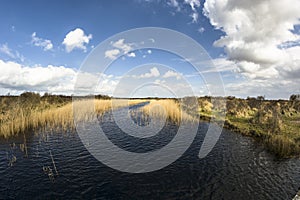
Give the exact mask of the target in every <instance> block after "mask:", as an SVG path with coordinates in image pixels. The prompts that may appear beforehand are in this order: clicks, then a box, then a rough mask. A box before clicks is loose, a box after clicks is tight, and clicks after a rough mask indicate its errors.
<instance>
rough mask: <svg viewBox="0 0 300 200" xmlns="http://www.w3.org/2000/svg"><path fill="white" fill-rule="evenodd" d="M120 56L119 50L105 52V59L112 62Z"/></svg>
mask: <svg viewBox="0 0 300 200" xmlns="http://www.w3.org/2000/svg"><path fill="white" fill-rule="evenodd" d="M119 54H120V50H119V49H112V50H107V51H105V58H110V59H112V60H114V59H116V58H117V56H118V55H119Z"/></svg>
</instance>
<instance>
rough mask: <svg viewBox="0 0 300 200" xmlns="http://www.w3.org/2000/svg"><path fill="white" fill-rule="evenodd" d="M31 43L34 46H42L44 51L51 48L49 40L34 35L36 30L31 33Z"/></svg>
mask: <svg viewBox="0 0 300 200" xmlns="http://www.w3.org/2000/svg"><path fill="white" fill-rule="evenodd" d="M31 43H32V44H33V45H34V46H37V47H42V48H43V50H44V51H49V50H51V49H52V48H53V44H52V42H51V40H47V39H43V38H39V37H37V36H36V32H34V33H32V34H31Z"/></svg>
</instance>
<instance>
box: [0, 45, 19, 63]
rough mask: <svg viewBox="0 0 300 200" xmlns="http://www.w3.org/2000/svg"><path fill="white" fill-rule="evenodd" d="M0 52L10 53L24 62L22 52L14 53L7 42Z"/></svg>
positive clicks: (11, 56) (9, 54) (10, 55)
mask: <svg viewBox="0 0 300 200" xmlns="http://www.w3.org/2000/svg"><path fill="white" fill-rule="evenodd" d="M0 52H1V53H4V54H6V55H8V56H9V57H10V58H13V59H18V60H20V61H21V62H24V60H25V57H24V56H23V55H22V54H20V53H19V52H18V51H15V53H14V52H13V50H11V49H10V48H9V47H8V45H7V44H3V45H1V46H0Z"/></svg>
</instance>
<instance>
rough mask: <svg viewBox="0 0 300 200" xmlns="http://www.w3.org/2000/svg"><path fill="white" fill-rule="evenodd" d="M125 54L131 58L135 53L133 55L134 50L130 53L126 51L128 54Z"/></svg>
mask: <svg viewBox="0 0 300 200" xmlns="http://www.w3.org/2000/svg"><path fill="white" fill-rule="evenodd" d="M127 56H128V57H132V58H134V57H135V56H136V55H135V53H134V52H130V53H128V54H127Z"/></svg>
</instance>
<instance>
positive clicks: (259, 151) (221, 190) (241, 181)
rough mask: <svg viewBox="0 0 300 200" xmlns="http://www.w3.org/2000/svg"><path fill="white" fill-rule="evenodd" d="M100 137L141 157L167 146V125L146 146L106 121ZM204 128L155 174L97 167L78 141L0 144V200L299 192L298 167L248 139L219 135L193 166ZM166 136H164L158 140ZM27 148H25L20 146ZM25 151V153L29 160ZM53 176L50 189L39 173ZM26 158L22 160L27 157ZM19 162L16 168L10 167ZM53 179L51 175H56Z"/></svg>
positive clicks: (57, 138)
mask: <svg viewBox="0 0 300 200" xmlns="http://www.w3.org/2000/svg"><path fill="white" fill-rule="evenodd" d="M102 125H103V130H104V131H105V132H106V134H107V136H108V138H109V139H111V140H112V141H113V142H114V143H115V144H116V145H119V146H120V147H121V148H124V149H126V150H129V151H136V152H145V151H149V150H155V149H157V148H161V147H162V146H164V145H166V144H167V143H168V142H169V141H170V140H171V139H172V137H173V136H174V135H173V133H174V132H175V133H176V130H177V127H176V126H174V125H172V124H168V125H167V126H166V127H164V128H163V130H162V133H159V134H158V135H157V136H154V137H152V138H151V139H150V140H146V139H142V140H137V139H136V138H134V137H125V136H124V134H122V133H121V132H120V130H119V129H118V127H117V126H116V125H115V124H114V122H113V121H112V119H111V118H110V117H109V116H108V117H107V118H106V119H104V122H103V123H102ZM207 128H208V123H201V124H200V126H199V130H198V134H197V136H196V138H195V140H194V142H193V144H192V145H191V146H190V148H189V149H188V150H187V151H186V152H185V153H184V155H183V156H182V157H180V159H178V160H177V161H175V162H174V163H172V164H171V165H169V166H167V167H165V168H163V169H161V170H158V171H154V172H149V173H143V174H130V173H124V172H120V171H116V170H114V169H111V168H109V167H107V166H105V165H104V164H102V163H100V162H99V161H98V160H97V159H95V158H94V157H93V156H92V155H90V154H89V152H88V151H87V150H86V149H85V147H84V146H83V145H82V143H81V141H80V138H79V136H78V135H77V134H76V133H71V132H70V133H45V134H26V136H25V138H24V136H19V137H15V138H10V139H5V140H4V139H2V140H1V141H0V177H1V180H0V199H255V200H259V199H292V198H293V196H294V195H295V194H296V193H297V190H298V187H299V186H300V159H285V160H279V159H277V158H275V157H274V156H272V155H271V154H269V153H268V152H266V151H265V150H264V148H263V147H262V146H261V145H260V144H259V143H257V142H255V141H254V140H252V139H251V138H247V137H243V136H241V135H238V134H235V133H232V132H230V131H227V130H223V133H222V135H221V137H220V140H219V141H218V143H217V145H216V146H215V147H214V149H213V151H212V152H210V154H209V155H208V156H207V157H205V158H203V159H201V160H200V159H199V158H198V153H199V149H200V147H201V143H202V141H203V138H204V135H205V133H206V130H207ZM163 133H165V134H163ZM24 139H25V140H26V146H24V145H22V144H24ZM26 147H27V153H26ZM50 150H51V152H52V155H53V158H54V160H55V164H56V167H57V171H58V173H59V175H58V176H55V179H54V181H53V182H52V181H51V180H50V179H49V177H48V175H47V174H45V173H44V171H43V166H50V167H51V168H52V169H53V165H52V161H51V157H50V153H49V151H50ZM26 154H27V155H26ZM13 156H15V157H16V161H15V162H12V163H9V161H10V160H13ZM54 173H55V171H54Z"/></svg>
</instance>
